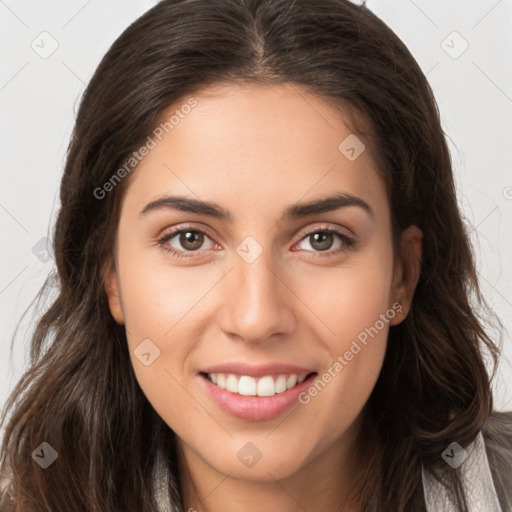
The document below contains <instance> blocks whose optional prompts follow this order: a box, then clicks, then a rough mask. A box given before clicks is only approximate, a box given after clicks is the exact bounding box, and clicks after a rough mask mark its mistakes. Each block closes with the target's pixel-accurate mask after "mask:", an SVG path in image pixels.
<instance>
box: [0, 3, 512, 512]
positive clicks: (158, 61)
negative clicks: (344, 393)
mask: <svg viewBox="0 0 512 512" xmlns="http://www.w3.org/2000/svg"><path fill="white" fill-rule="evenodd" d="M217 82H226V83H242V82H251V83H256V84H261V85H272V84H281V83H285V82H286V83H291V84H299V85H301V86H303V87H306V88H307V90H309V91H311V92H312V93H315V94H319V95H321V96H322V97H324V98H325V99H326V100H327V101H329V102H331V103H332V105H333V106H337V107H340V109H343V112H344V113H345V117H344V120H345V121H347V122H350V123H351V130H352V131H353V132H354V133H357V134H359V135H360V136H361V137H362V138H364V140H366V141H368V143H369V145H370V149H371V151H372V154H373V155H374V157H375V158H376V161H377V162H378V164H379V168H380V171H381V172H382V174H383V176H384V177H385V180H386V183H387V187H388V195H389V199H390V204H391V215H392V228H393V244H394V247H395V251H396V250H397V248H398V240H399V237H400V234H401V232H402V231H403V230H404V229H405V228H407V227H408V226H410V225H411V224H415V225H417V226H418V227H419V228H420V229H421V230H422V231H423V255H422V262H421V276H420V279H419V282H418V285H417V288H416V292H415V296H414V300H413V303H412V309H411V310H410V312H409V315H408V316H407V318H406V319H405V320H404V321H403V322H402V323H401V324H399V325H397V326H394V327H391V330H390V332H389V340H388V349H387V353H386V357H385V361H384V365H383V368H382V371H381V374H380V376H379V378H378V381H377V383H376V386H375V388H374V390H373V392H372V394H371V396H370V398H369V400H368V402H367V404H366V406H365V416H364V421H365V423H364V429H365V432H366V433H368V434H371V435H374V436H376V438H377V439H378V440H379V443H378V448H377V449H376V451H375V452H374V453H372V454H370V463H369V464H368V468H367V470H366V471H365V472H364V474H362V475H361V479H360V482H359V484H360V485H359V486H358V487H357V488H355V489H354V494H355V495H356V500H357V502H358V504H359V506H360V509H361V510H364V511H365V512H380V511H383V510H385V511H396V512H409V511H414V512H417V511H422V510H424V509H425V503H424V499H423V490H422V481H421V465H422V464H423V465H424V467H425V468H426V469H430V468H434V467H435V466H438V465H439V464H440V463H441V462H443V461H441V453H442V452H443V450H444V449H445V448H446V447H447V446H448V445H449V444H450V443H451V442H452V441H457V442H458V443H459V444H460V445H462V446H467V445H468V444H469V443H470V442H471V441H473V440H474V439H475V437H476V435H477V434H478V432H479V431H480V430H481V429H483V428H484V427H485V425H486V424H487V421H488V419H489V420H490V419H492V417H493V399H492V390H491V380H492V377H493V376H494V373H495V369H496V363H497V361H498V356H499V347H498V346H497V344H496V343H495V342H494V341H493V340H492V339H491V338H490V337H489V335H488V334H487V333H486V330H485V329H484V320H487V319H490V318H496V316H495V315H494V314H493V312H492V310H490V308H489V307H488V305H487V304H486V302H485V299H484V298H483V297H482V295H481V293H480V289H479V285H478V278H477V272H476V268H475V262H474V259H473V255H472V251H471V246H470V243H469V239H468V232H467V226H466V224H465V223H464V220H463V217H462V214H461V212H460V211H459V208H458V205H457V200H456V190H455V185H454V178H453V173H452V163H451V160H450V154H449V150H448V147H447V143H446V140H445V136H444V133H443V130H442V127H441V123H440V118H439V112H438V108H437V104H436V101H435V99H434V95H433V92H432V90H431V88H430V86H429V84H428V82H427V80H426V78H425V76H424V74H423V73H422V71H421V69H420V67H419V66H418V64H417V62H416V61H415V60H414V58H413V57H412V55H411V54H410V52H409V51H408V50H407V48H406V47H405V45H404V44H403V43H402V41H401V40H400V39H399V38H398V37H397V36H396V35H395V34H394V33H393V31H392V30H391V29H390V28H389V27H388V26H387V25H386V24H385V23H383V22H382V21H381V20H380V19H379V18H377V17H376V16H375V15H374V14H373V13H372V12H371V11H369V10H368V8H367V7H366V6H365V5H363V6H357V5H355V4H352V3H351V2H349V1H348V0H300V1H293V0H163V1H161V2H160V3H158V4H157V5H156V6H155V7H154V8H152V9H151V10H149V11H148V12H147V13H145V14H144V15H143V16H142V17H140V18H139V19H138V20H136V21H135V22H134V23H133V24H132V25H130V26H129V27H128V28H127V29H126V30H125V31H124V32H123V34H121V36H120V37H119V38H118V39H117V40H116V41H115V42H114V44H113V45H112V47H111V48H110V49H109V51H108V52H107V53H106V55H105V56H104V58H103V60H102V61H101V63H100V65H99V66H98V68H97V70H96V72H95V74H94V76H93V78H92V79H91V81H90V83H89V85H88V87H87V89H86V91H85V93H84V95H83V97H82V99H81V104H80V108H79V111H78V113H77V119H76V125H75V128H74V132H73V134H72V139H71V141H70V145H69V147H68V153H67V160H66V165H65V169H64V175H63V177H62V182H61V189H60V199H61V209H60V211H59V215H58V219H57V222H56V225H55V230H54V237H53V238H54V253H55V261H56V269H57V274H55V275H52V276H50V277H49V279H48V281H47V282H46V283H45V286H44V287H43V288H42V290H41V292H40V294H41V296H42V295H43V294H44V293H46V292H47V291H48V289H49V288H51V287H52V286H53V285H52V282H53V281H54V282H55V284H54V285H55V286H56V288H57V296H56V297H55V298H54V299H53V300H52V302H51V304H50V305H49V307H48V308H47V309H46V310H45V312H44V314H43V315H42V317H41V318H40V319H39V320H38V322H37V325H36V328H35V331H34V333H33V337H32V340H31V346H30V356H31V367H30V368H29V369H28V371H27V372H26V373H25V374H24V375H23V377H22V378H21V380H20V381H19V383H18V384H17V386H16V388H15V389H14V391H13V392H12V395H11V397H10V399H9V401H8V403H7V405H6V408H5V412H4V415H3V418H2V424H3V423H4V422H5V421H6V418H7V416H8V415H10V417H9V420H8V422H7V424H6V426H5V435H4V439H3V445H2V461H1V468H0V469H1V471H2V474H3V475H10V481H11V482H12V485H11V487H9V491H10V493H9V492H7V493H6V494H5V496H4V504H3V508H2V510H16V511H21V510H22V511H23V512H32V511H36V510H37V511H38V512H41V511H48V512H49V511H52V512H58V511H66V512H67V511H70V510H72V511H73V512H79V511H87V512H92V511H94V512H114V511H119V512H120V511H122V512H130V511H134V512H140V511H156V510H157V505H156V503H155V499H154V489H153V487H152V480H151V475H152V471H153V468H154V464H155V457H156V454H157V453H158V452H159V451H162V452H163V453H165V455H166V461H167V464H168V470H169V474H170V476H171V482H173V485H171V487H170V494H171V499H172V500H173V503H175V509H176V510H182V505H181V498H180V491H179V478H178V473H177V467H178V466H177V460H176V447H175V438H174V436H173V433H172V431H171V430H170V429H169V427H168V426H167V425H166V424H165V423H164V422H163V420H162V419H161V418H160V417H159V416H158V415H157V414H156V412H155V411H154V410H153V408H152V407H151V405H150V404H149V402H148V400H147V399H146V397H145V395H144V394H143V392H142V390H141V389H140V387H139V385H138V383H137V380H136V378H135V375H134V371H133V369H132V366H131V362H130V357H129V353H128V348H127V340H126V334H125V331H124V328H123V327H122V326H119V325H118V324H116V323H115V321H114V319H113V318H112V316H111V315H110V312H109V308H108V303H107V299H106V294H105V290H104V278H103V276H104V273H103V271H102V269H103V265H104V264H105V262H108V261H110V259H111V257H112V250H113V241H114V239H115V233H116V230H117V223H118V217H119V206H120V202H121V197H122V191H123V190H124V189H125V188H126V185H127V183H128V181H129V180H128V179H124V180H122V181H121V182H120V183H119V184H118V185H117V186H113V187H112V190H109V191H108V193H105V194H101V195H102V197H99V195H100V194H98V193H97V189H98V187H102V186H103V185H104V184H105V183H106V182H108V181H109V180H111V179H112V176H113V175H114V174H115V173H116V171H117V170H118V169H120V168H122V167H123V166H124V165H125V163H126V162H127V161H128V160H129V159H130V156H131V155H132V154H133V152H134V151H136V150H137V149H138V148H139V147H140V146H141V144H142V143H143V142H144V141H145V140H146V139H147V137H148V135H149V134H150V133H152V130H154V127H155V125H156V123H157V121H158V120H159V118H160V116H161V115H162V112H163V111H164V110H165V109H166V108H168V107H169V106H170V105H171V104H173V103H176V102H177V101H178V100H180V99H183V98H187V97H188V96H189V95H192V94H194V92H198V91H200V90H201V89H202V88H203V87H205V86H207V85H210V84H213V83H217ZM349 114H350V115H349ZM95 191H96V194H95ZM472 301H473V302H472ZM496 320H497V323H498V324H499V325H500V326H501V322H500V321H499V320H498V319H497V318H496ZM489 325H491V324H490V322H489ZM485 354H487V355H489V356H490V363H491V364H492V366H493V370H492V372H489V371H488V370H487V368H486V364H485ZM489 373H491V374H490V375H489ZM500 421H501V423H500V425H502V426H503V427H502V430H499V429H498V430H496V429H495V431H493V432H494V437H492V436H491V437H488V438H489V439H491V440H492V439H494V440H495V441H496V445H497V446H498V444H499V443H501V444H500V446H502V445H503V443H505V439H510V432H511V429H510V427H507V425H510V423H511V421H510V417H508V419H507V421H504V419H503V415H501V419H500ZM504 428H509V430H508V432H509V435H508V437H506V436H504V435H503V434H502V432H503V429H504ZM500 432H501V434H500ZM42 442H47V443H49V445H51V447H53V449H55V451H56V452H57V453H58V459H57V461H56V462H55V463H54V464H52V465H51V466H50V467H48V468H47V469H45V470H43V469H42V468H41V467H39V465H38V464H37V463H36V462H35V461H34V460H33V458H32V456H31V454H32V453H33V451H34V450H35V448H37V447H38V446H40V445H41V443H42ZM493 453H498V455H497V456H494V455H493V456H492V457H490V461H491V466H492V470H493V474H494V475H498V465H500V464H501V466H503V465H504V464H506V463H508V464H510V458H509V459H507V453H509V452H506V451H502V452H498V451H496V452H493ZM500 457H501V458H500ZM507 461H508V462H507ZM443 463H444V462H443ZM508 467H509V468H510V465H509V466H508ZM446 478H447V482H448V485H450V486H451V488H452V489H453V492H454V493H455V494H456V495H457V496H458V499H459V506H460V510H461V511H467V506H466V505H465V499H464V496H463V493H461V487H460V481H459V473H458V472H457V471H453V470H451V471H450V472H449V473H447V476H446ZM504 493H505V491H502V490H501V488H500V490H499V496H500V499H501V500H502V504H505V503H510V501H509V502H507V501H506V500H507V499H508V500H510V497H508V498H507V496H505V494H504ZM9 494H10V496H11V497H10V498H9ZM9 499H11V501H12V503H13V506H12V508H7V503H8V502H9ZM14 503H15V506H14Z"/></svg>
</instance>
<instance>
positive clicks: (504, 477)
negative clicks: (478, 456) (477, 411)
mask: <svg viewBox="0 0 512 512" xmlns="http://www.w3.org/2000/svg"><path fill="white" fill-rule="evenodd" d="M482 435H483V438H484V441H485V449H486V453H487V459H488V461H489V468H490V470H491V474H492V478H493V482H494V487H495V489H496V494H497V495H498V499H499V501H500V505H501V508H502V510H503V512H512V488H511V485H510V484H511V482H512V411H507V412H496V411H494V412H493V414H492V415H491V416H490V417H489V418H488V419H487V421H486V423H485V424H484V426H483V427H482Z"/></svg>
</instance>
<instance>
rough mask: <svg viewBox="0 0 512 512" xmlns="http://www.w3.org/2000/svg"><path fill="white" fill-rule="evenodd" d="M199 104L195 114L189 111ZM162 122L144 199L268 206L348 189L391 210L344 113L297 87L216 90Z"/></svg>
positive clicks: (140, 173) (141, 192) (137, 179)
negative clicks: (175, 197) (177, 197)
mask: <svg viewBox="0 0 512 512" xmlns="http://www.w3.org/2000/svg"><path fill="white" fill-rule="evenodd" d="M191 98H193V99H194V100H195V106H194V107H193V108H190V107H187V108H185V107H184V106H185V105H188V104H190V102H189V100H190V99H191ZM171 119H172V122H170V120H171ZM165 123H167V125H166V124H165ZM158 124H159V125H160V126H161V127H164V128H165V126H167V129H166V130H163V129H162V128H161V129H160V132H161V134H160V136H159V138H157V137H155V136H154V135H153V139H154V140H155V143H156V144H155V146H154V148H153V149H151V151H150V152H149V154H148V155H147V156H146V157H145V158H144V159H143V160H142V162H141V163H140V164H139V166H138V168H137V170H136V171H135V172H134V175H133V176H132V180H131V184H130V187H129V188H132V187H133V188H135V189H136V190H137V196H139V197H144V199H147V200H149V199H151V198H153V197H155V196H158V195H159V194H163V193H171V192H173V193H174V192H179V193H181V194H185V195H190V196H197V197H200V198H202V199H209V200H214V201H216V202H218V203H222V202H224V200H228V199H229V200H231V201H232V200H233V198H234V197H236V198H238V200H239V201H242V200H245V201H249V202H251V201H256V200H262V201H263V203H260V208H261V207H263V206H264V205H265V204H266V205H268V206H271V205H272V204H281V203H283V202H286V204H287V205H288V204H289V203H292V202H293V201H298V200H299V199H300V198H302V197H303V198H304V199H309V198H315V197H317V196H318V195H325V194H326V193H332V192H333V191H342V192H348V193H351V194H354V195H358V196H360V197H362V198H364V199H365V200H367V201H368V202H369V201H372V202H374V203H375V202H379V201H380V202H381V203H382V205H381V206H382V207H386V201H387V198H386V197H385V196H386V193H385V186H384V183H383V181H382V178H381V177H380V176H379V174H378V173H377V172H376V166H375V162H374V160H373V157H372V155H371V154H370V151H369V150H368V148H367V147H366V146H365V145H364V142H363V138H362V137H361V136H356V135H355V134H353V133H352V132H351V130H350V128H349V126H348V123H346V122H345V118H344V117H343V114H342V112H341V111H340V110H339V109H335V108H334V107H333V106H332V104H330V103H328V102H327V101H326V100H325V99H324V98H322V97H319V96H317V95H313V94H311V93H309V92H308V91H307V90H306V89H304V88H302V87H300V86H298V85H296V84H293V85H291V84H285V85H272V86H259V85H243V86H240V85H235V84H217V85H212V86H210V87H208V88H205V89H202V90H201V91H199V92H198V93H196V94H194V95H192V96H190V97H183V98H181V99H180V100H179V101H177V102H175V103H174V104H173V105H172V106H170V107H169V108H168V109H166V110H165V112H163V114H162V116H161V117H160V119H159V123H158ZM347 150H348V153H347ZM354 157H355V158H354ZM228 196H229V197H228ZM378 207H379V205H376V209H378Z"/></svg>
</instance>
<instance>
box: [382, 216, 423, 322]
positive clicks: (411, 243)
mask: <svg viewBox="0 0 512 512" xmlns="http://www.w3.org/2000/svg"><path fill="white" fill-rule="evenodd" d="M422 239H423V232H422V231H421V229H420V228H418V227H417V226H414V225H411V226H409V227H408V228H407V229H406V230H405V231H404V232H403V233H402V237H401V242H400V254H399V255H398V258H397V263H396V267H395V273H394V279H393V286H392V290H391V299H392V304H396V303H400V304H401V309H400V313H401V314H399V315H396V316H395V318H394V319H392V320H390V324H391V325H396V324H399V323H400V322H402V321H403V320H404V319H405V317H406V316H407V315H408V313H409V311H410V309H411V304H412V298H413V296H414V290H415V289H416V285H417V284H418V280H419V278H420V272H421V256H422ZM395 307H396V306H395Z"/></svg>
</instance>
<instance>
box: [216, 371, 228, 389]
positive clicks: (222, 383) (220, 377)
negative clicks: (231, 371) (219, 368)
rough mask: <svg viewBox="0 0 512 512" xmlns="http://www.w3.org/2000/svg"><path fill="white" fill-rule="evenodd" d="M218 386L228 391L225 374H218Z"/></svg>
mask: <svg viewBox="0 0 512 512" xmlns="http://www.w3.org/2000/svg"><path fill="white" fill-rule="evenodd" d="M217 386H219V387H220V388H222V389H226V374H225V373H217Z"/></svg>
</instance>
